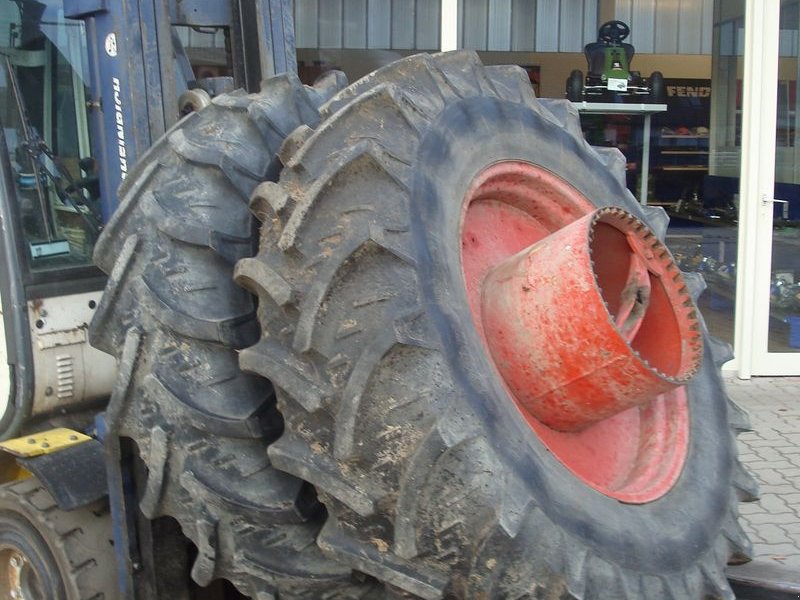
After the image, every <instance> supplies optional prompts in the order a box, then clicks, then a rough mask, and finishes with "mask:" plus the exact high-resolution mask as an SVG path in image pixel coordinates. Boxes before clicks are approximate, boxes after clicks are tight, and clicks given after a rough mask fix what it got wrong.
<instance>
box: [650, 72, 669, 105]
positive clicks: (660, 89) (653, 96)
mask: <svg viewBox="0 0 800 600" xmlns="http://www.w3.org/2000/svg"><path fill="white" fill-rule="evenodd" d="M666 101H667V87H666V85H665V83H664V75H662V73H661V71H653V73H652V74H651V75H650V102H655V103H663V102H666Z"/></svg>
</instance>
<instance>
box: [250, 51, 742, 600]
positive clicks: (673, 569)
mask: <svg viewBox="0 0 800 600" xmlns="http://www.w3.org/2000/svg"><path fill="white" fill-rule="evenodd" d="M321 114H322V115H323V119H322V121H321V123H320V124H319V126H318V127H317V128H316V129H315V131H313V132H311V131H308V132H306V134H305V136H304V137H305V138H306V139H304V141H303V143H302V144H300V145H298V146H293V147H292V148H291V149H290V151H289V152H287V153H286V168H285V169H284V171H283V173H282V174H281V177H280V182H279V183H264V184H262V185H261V186H259V187H258V189H257V190H256V192H255V194H254V199H253V203H252V208H253V211H254V214H255V215H256V216H257V217H258V218H259V220H261V222H262V228H261V242H260V250H259V253H258V255H257V256H256V257H254V258H251V259H245V260H242V261H240V262H239V263H238V265H237V267H236V277H237V281H238V282H239V283H240V284H242V285H244V286H245V287H247V288H248V289H250V290H251V291H253V292H254V293H256V294H258V297H259V311H258V315H259V319H260V322H261V326H262V337H261V338H260V340H259V341H258V342H257V343H256V344H254V345H253V346H252V347H250V348H248V349H246V350H244V351H243V352H242V353H241V356H240V363H241V366H242V368H243V369H244V370H245V371H250V372H253V373H258V374H259V375H261V376H263V377H265V378H267V379H269V380H270V381H271V382H272V384H273V385H274V387H275V390H276V393H277V400H278V407H279V409H280V411H281V413H282V414H283V416H284V420H285V431H284V432H283V434H282V435H281V436H280V438H279V439H278V440H277V441H276V442H275V443H273V444H272V445H270V447H269V456H270V458H271V460H272V463H273V464H274V465H275V466H276V467H278V468H280V469H283V470H285V471H287V472H289V473H291V474H293V475H295V476H296V477H298V478H301V479H303V480H306V481H308V482H310V483H312V484H313V485H314V486H315V488H316V490H317V492H318V494H319V497H320V499H321V500H322V501H323V503H324V504H325V506H326V508H327V510H328V520H327V522H326V525H325V527H324V528H323V530H322V532H321V534H320V536H319V538H318V540H317V543H318V544H319V546H320V547H321V548H322V549H323V550H324V551H325V552H326V553H327V554H328V555H329V556H332V557H335V558H336V559H337V560H339V561H343V562H345V563H347V564H349V565H350V566H352V567H353V568H354V569H358V570H360V571H363V572H365V573H368V574H370V575H372V576H374V577H375V578H377V579H379V580H380V581H382V582H384V584H386V585H387V586H390V587H391V588H393V589H400V590H403V592H404V593H405V594H408V596H404V597H420V598H426V599H434V598H458V599H473V598H520V599H521V598H582V599H585V600H590V599H600V598H608V599H612V598H613V599H634V598H648V599H650V600H659V599H664V600H678V599H682V600H683V599H701V598H706V597H722V598H732V592H731V590H730V587H729V585H728V583H727V581H726V579H725V575H724V571H723V570H724V567H725V565H726V563H727V562H728V560H729V559H733V560H746V556H747V554H748V552H749V542H748V540H747V538H746V536H745V534H744V532H743V531H742V529H741V527H740V526H739V524H738V522H737V514H738V513H737V511H738V509H737V503H738V502H739V501H740V500H751V499H753V498H754V497H755V494H756V493H757V492H756V488H755V484H754V482H753V480H752V478H750V476H749V475H747V474H746V472H745V471H744V469H743V468H742V466H741V464H740V463H739V461H738V459H737V457H736V448H735V441H734V435H733V433H735V431H736V430H741V429H744V428H746V427H747V420H746V417H745V416H744V415H743V414H742V413H741V411H739V409H737V407H735V406H734V405H733V404H732V403H731V402H730V400H729V399H728V397H727V395H726V393H725V391H724V389H723V384H722V381H721V379H720V375H719V366H720V364H721V363H722V361H724V360H726V358H727V352H728V350H727V347H726V346H725V345H724V344H721V343H719V342H718V341H716V340H714V339H712V338H710V337H709V336H708V334H707V331H705V330H704V336H705V338H706V341H705V349H706V350H705V356H704V359H703V363H702V367H701V371H700V373H699V374H698V375H697V376H696V377H695V379H694V380H693V382H692V383H691V384H690V385H689V386H688V390H687V394H688V397H689V405H690V428H691V429H690V442H689V447H688V455H687V459H686V462H685V464H684V467H683V471H682V473H681V475H680V477H679V478H678V480H677V482H676V483H675V484H674V485H673V486H672V487H671V489H670V490H669V493H668V494H666V495H665V496H664V497H662V498H659V499H657V500H654V501H652V502H647V503H643V504H626V503H623V502H619V501H618V500H616V499H614V498H612V497H608V496H606V495H603V494H600V493H598V492H597V491H595V490H593V489H591V488H590V487H589V486H587V485H585V484H584V483H583V482H582V481H580V480H579V479H578V478H576V477H574V476H572V474H571V473H570V472H569V471H568V470H567V469H565V467H564V465H562V464H561V463H560V462H559V461H558V460H557V459H556V458H555V457H554V456H553V455H552V454H551V453H550V452H549V451H548V449H547V447H546V446H545V445H544V444H543V443H542V442H541V440H539V439H538V437H537V436H536V435H535V434H534V433H533V432H532V430H531V428H530V427H527V426H526V425H525V423H523V422H522V421H523V420H522V419H521V418H520V416H519V413H518V412H517V410H516V408H515V407H514V406H513V405H512V403H510V402H509V401H508V398H507V392H506V390H505V388H504V387H503V386H502V384H501V382H499V380H498V375H497V373H496V371H495V370H494V368H493V367H492V364H491V361H490V360H489V358H488V356H487V352H486V350H485V348H484V346H483V344H482V343H481V340H480V337H479V336H478V334H477V332H476V330H475V327H474V325H473V322H472V315H471V313H470V309H469V306H468V301H467V297H466V293H465V289H464V282H463V273H462V267H461V256H460V252H461V231H460V227H461V220H462V215H463V211H464V198H465V194H466V190H467V188H468V186H469V184H470V182H471V181H472V180H473V179H474V178H475V177H476V175H477V174H478V173H480V172H482V170H484V169H485V168H487V167H488V166H490V165H492V164H494V163H496V162H498V161H503V160H516V161H524V162H527V163H530V164H534V165H537V167H540V168H542V169H545V170H548V171H550V172H552V173H555V174H556V175H557V176H558V177H560V178H561V179H563V180H564V181H565V182H567V183H568V184H569V185H570V186H572V187H573V188H575V189H577V190H578V191H579V192H580V194H582V195H583V196H584V197H585V198H587V199H588V200H589V201H590V202H591V203H592V204H594V205H595V206H597V207H603V206H610V205H616V206H620V207H623V208H625V209H626V210H628V211H630V212H631V213H633V214H634V215H636V216H637V217H639V218H640V219H642V220H644V221H645V222H647V223H649V225H650V226H651V227H652V228H653V229H654V230H655V231H656V232H658V233H659V234H660V235H661V236H662V237H663V234H664V232H665V230H666V218H665V214H664V213H663V211H662V210H660V209H648V208H646V207H641V206H639V204H638V203H637V202H636V201H635V199H634V198H633V196H632V195H631V194H630V193H629V192H628V190H627V189H626V188H625V161H624V158H623V157H622V155H621V154H620V153H619V152H618V151H616V150H613V151H611V150H601V151H596V150H595V149H593V148H591V147H590V146H589V145H588V144H587V143H586V142H585V141H584V139H583V136H582V133H581V129H580V123H579V120H578V115H577V112H575V110H574V109H573V108H572V107H571V106H570V104H569V103H568V102H567V101H547V102H544V101H538V100H537V99H536V98H535V97H534V94H533V91H532V90H531V86H530V82H529V80H528V77H527V75H526V74H525V72H524V71H523V70H522V69H519V68H515V67H486V66H484V65H482V64H481V62H480V60H479V59H478V58H477V55H476V54H475V53H472V52H456V53H444V54H439V55H434V56H428V55H418V56H413V57H410V58H407V59H404V60H401V61H399V62H397V63H394V64H392V65H389V66H387V67H385V68H383V69H380V70H378V71H376V72H375V73H372V74H370V75H368V76H367V77H365V78H364V79H362V80H360V81H358V82H356V83H354V84H352V85H351V86H350V87H348V88H346V89H345V90H343V91H341V92H340V93H338V94H337V95H336V96H335V97H333V98H332V99H331V100H330V101H328V102H327V103H326V104H325V105H324V106H323V107H322V109H321ZM685 277H686V282H687V285H688V287H689V290H690V292H691V293H692V295H693V296H694V297H695V298H696V297H697V295H698V294H699V293H700V292H701V291H702V289H703V287H704V286H703V282H702V279H701V278H700V277H699V276H695V275H692V274H687V275H686V276H685Z"/></svg>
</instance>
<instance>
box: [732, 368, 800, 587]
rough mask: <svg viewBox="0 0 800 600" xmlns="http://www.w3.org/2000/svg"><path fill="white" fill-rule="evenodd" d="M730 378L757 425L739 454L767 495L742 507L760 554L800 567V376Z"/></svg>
mask: <svg viewBox="0 0 800 600" xmlns="http://www.w3.org/2000/svg"><path fill="white" fill-rule="evenodd" d="M725 383H726V386H727V389H728V393H729V394H730V396H731V398H732V399H733V400H734V402H736V403H737V404H738V405H739V406H741V407H742V408H744V409H745V410H746V411H747V412H748V413H749V414H750V421H751V425H752V428H753V431H751V432H747V433H742V434H741V435H740V436H739V438H738V439H739V455H740V458H741V460H742V462H743V463H744V464H745V466H746V467H747V468H748V469H749V471H750V472H751V473H752V474H753V476H754V477H755V478H756V480H758V483H759V485H760V487H761V500H760V501H759V502H752V503H742V504H740V505H739V508H740V512H741V515H742V525H743V526H744V529H745V531H747V533H748V534H749V535H750V539H751V540H752V542H753V549H754V551H755V558H756V559H758V560H761V561H767V562H769V563H773V564H776V565H783V566H786V567H789V568H790V569H792V570H794V569H797V571H796V572H798V573H800V377H754V378H753V379H750V380H741V379H738V378H736V377H734V376H732V375H731V376H726V377H725Z"/></svg>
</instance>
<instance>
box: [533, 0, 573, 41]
mask: <svg viewBox="0 0 800 600" xmlns="http://www.w3.org/2000/svg"><path fill="white" fill-rule="evenodd" d="M573 1H574V0H573ZM560 4H561V3H560V2H559V0H538V1H537V2H536V39H535V42H536V52H558V37H559V36H558V33H559V30H560V26H559V20H558V18H559V8H560V7H559V5H560Z"/></svg>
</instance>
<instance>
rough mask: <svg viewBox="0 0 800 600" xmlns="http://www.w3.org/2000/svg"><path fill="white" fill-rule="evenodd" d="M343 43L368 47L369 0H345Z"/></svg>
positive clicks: (351, 46) (356, 46) (348, 45)
mask: <svg viewBox="0 0 800 600" xmlns="http://www.w3.org/2000/svg"><path fill="white" fill-rule="evenodd" d="M342 29H343V33H342V35H343V37H344V39H343V40H342V41H343V45H344V47H345V48H366V47H367V0H344V26H343V28H342Z"/></svg>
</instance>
